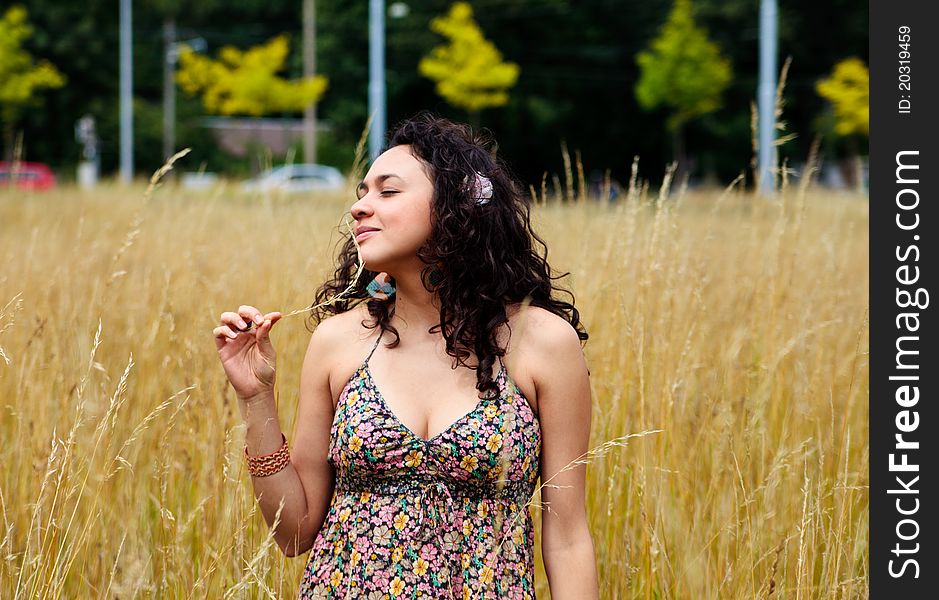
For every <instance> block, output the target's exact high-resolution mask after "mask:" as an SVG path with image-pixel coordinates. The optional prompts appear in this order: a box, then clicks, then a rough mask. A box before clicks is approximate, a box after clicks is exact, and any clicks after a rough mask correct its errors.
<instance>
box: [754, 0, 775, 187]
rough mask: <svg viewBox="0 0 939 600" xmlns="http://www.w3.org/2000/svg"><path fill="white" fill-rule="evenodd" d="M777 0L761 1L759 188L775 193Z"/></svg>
mask: <svg viewBox="0 0 939 600" xmlns="http://www.w3.org/2000/svg"><path fill="white" fill-rule="evenodd" d="M776 21H777V11H776V0H761V2H760V84H759V89H758V92H757V93H758V98H757V99H758V102H759V113H760V116H759V155H758V157H757V166H758V168H759V173H760V174H759V186H760V191H761V192H762V193H763V194H764V195H765V196H773V195H775V194H776V175H775V174H774V173H773V170H774V168H775V167H776V145H775V141H776V114H775V113H776V37H777V22H776Z"/></svg>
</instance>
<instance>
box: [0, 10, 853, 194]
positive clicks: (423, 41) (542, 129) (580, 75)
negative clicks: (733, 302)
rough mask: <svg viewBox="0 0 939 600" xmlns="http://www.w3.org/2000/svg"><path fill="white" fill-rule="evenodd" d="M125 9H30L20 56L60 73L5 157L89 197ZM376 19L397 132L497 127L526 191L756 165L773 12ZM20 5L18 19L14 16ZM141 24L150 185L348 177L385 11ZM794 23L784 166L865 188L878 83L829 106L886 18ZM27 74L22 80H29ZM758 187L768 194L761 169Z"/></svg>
mask: <svg viewBox="0 0 939 600" xmlns="http://www.w3.org/2000/svg"><path fill="white" fill-rule="evenodd" d="M119 4H120V2H118V1H117V0H111V1H108V2H102V1H100V0H89V1H87V2H63V1H61V0H30V1H29V2H28V5H21V7H20V9H21V10H22V11H23V12H24V13H25V14H24V17H25V19H22V21H24V26H26V27H28V28H29V31H28V35H22V36H19V38H17V41H18V45H19V47H20V48H21V49H22V50H23V51H25V52H26V53H28V56H29V60H30V61H31V63H30V64H31V65H32V66H31V67H29V68H32V69H38V68H39V67H40V66H41V65H46V66H47V67H48V68H50V69H53V70H54V71H55V73H56V74H57V75H58V77H51V78H50V77H46V78H45V80H44V81H38V82H37V81H36V80H35V78H34V80H33V82H32V83H33V85H32V86H27V87H31V89H30V90H29V91H28V92H27V93H25V95H24V93H23V90H22V88H23V84H22V83H19V84H17V87H18V88H19V93H18V94H13V93H10V91H9V90H7V91H6V92H0V104H2V105H3V109H2V119H3V127H4V140H3V142H4V153H5V154H4V159H5V160H7V161H9V160H10V159H11V158H12V157H13V154H14V150H18V152H19V155H18V156H19V157H20V158H21V160H24V161H35V162H40V163H44V164H46V165H48V166H49V167H50V168H51V170H52V171H53V172H54V174H55V176H56V177H57V178H58V179H59V180H72V179H75V178H76V177H77V175H76V174H77V168H78V165H79V163H80V162H81V161H82V157H83V152H85V154H86V158H89V156H91V158H89V160H93V161H95V164H96V167H97V169H98V172H99V173H100V175H101V176H102V177H111V176H115V175H116V174H117V173H118V170H119V168H120V164H121V156H120V152H121V133H120V129H121V127H120V122H121V119H120V85H121V83H120V82H121V77H120V37H121V20H120V14H119V13H120V10H119ZM127 4H128V5H129V4H130V2H127ZM378 4H381V5H382V12H383V13H384V14H383V17H384V23H383V31H384V36H385V44H384V46H383V47H384V49H385V60H384V63H385V65H384V78H383V81H384V84H385V86H386V98H387V100H386V106H387V109H386V111H387V117H386V120H387V125H386V127H387V128H391V127H393V125H394V123H395V122H397V121H398V120H400V119H403V118H405V117H408V116H410V115H412V114H414V113H415V112H416V111H418V110H420V109H430V110H432V111H434V112H436V113H438V114H440V115H443V116H447V117H450V118H453V119H455V120H462V121H466V122H470V123H473V124H476V125H481V126H485V127H487V128H489V129H491V130H492V131H493V132H494V134H495V136H496V138H497V139H498V140H499V142H500V144H501V148H500V151H501V153H502V155H503V157H504V158H506V159H507V160H508V161H509V162H510V164H511V165H512V166H513V167H514V169H515V170H516V173H517V175H518V176H519V177H520V178H521V179H522V180H523V181H525V182H527V183H532V184H534V185H535V186H536V187H537V186H538V185H539V183H540V181H541V179H542V177H544V176H545V175H546V174H547V177H548V181H549V183H550V181H551V176H552V174H556V173H559V172H562V171H563V170H564V168H565V167H564V157H563V154H564V151H563V150H562V145H564V146H565V147H566V149H567V150H568V152H569V153H570V155H571V156H572V157H575V156H576V154H577V153H579V155H580V157H581V160H582V162H583V165H584V167H585V169H587V173H586V175H585V176H586V177H587V178H588V180H590V179H592V180H594V181H596V180H598V179H599V178H601V176H602V174H604V173H605V172H606V171H607V170H609V173H610V175H611V176H612V177H613V178H614V179H615V180H618V181H623V180H625V179H628V176H629V170H630V165H631V162H632V160H633V157H634V156H639V157H640V159H641V161H642V164H643V165H644V166H645V167H646V173H648V174H649V176H650V177H652V178H653V179H654V178H655V177H658V178H661V176H662V173H663V172H664V170H665V166H666V164H667V163H668V162H669V161H671V160H674V159H676V158H681V159H682V161H681V170H682V172H687V174H688V176H689V178H690V179H689V181H690V183H691V185H697V184H699V183H715V184H716V183H720V184H724V185H726V183H728V182H729V181H731V180H733V179H734V178H735V177H736V176H737V175H739V174H740V173H741V172H742V171H746V170H748V169H747V167H748V165H750V163H751V161H752V160H753V155H754V136H755V131H754V129H753V125H754V118H755V115H754V110H755V106H751V104H753V103H755V102H756V98H757V85H758V72H759V65H758V62H759V31H760V30H759V22H760V14H759V13H760V4H761V3H760V2H757V1H755V0H694V2H693V3H692V2H688V1H687V0H685V1H682V2H677V3H676V2H673V1H672V0H643V1H641V2H640V1H623V0H591V1H580V2H574V1H573V0H498V1H497V0H476V1H474V2H472V3H470V4H467V5H465V7H466V9H468V13H469V14H468V15H467V14H466V12H467V11H466V10H464V11H463V12H461V11H460V10H458V9H459V8H460V3H457V4H454V3H451V2H448V1H442V0H425V1H423V2H382V3H378ZM14 6H16V4H15V3H10V2H6V1H4V2H0V13H7V15H8V16H7V17H6V19H7V21H9V12H8V11H9V9H10V8H11V7H14ZM132 10H133V12H132V16H131V17H130V19H129V20H128V23H129V24H130V31H131V33H132V42H131V44H130V48H131V50H132V52H131V57H132V63H131V64H132V80H133V84H132V98H133V101H132V110H133V113H132V114H133V117H132V118H133V125H132V132H133V138H132V142H129V144H130V145H132V150H133V151H132V159H131V164H132V167H133V169H134V170H135V172H139V174H142V175H145V176H149V174H150V173H152V172H153V171H154V170H155V169H156V168H157V167H159V166H160V165H161V164H163V161H164V160H165V159H166V158H167V156H169V154H172V152H170V150H172V151H175V150H178V149H180V148H184V147H191V148H192V154H191V155H190V156H189V157H187V159H186V162H185V164H184V165H180V167H179V168H182V169H189V170H192V171H196V170H200V169H201V170H204V171H208V172H211V173H217V174H219V175H222V176H234V177H250V176H253V175H256V174H257V173H258V172H259V171H261V170H262V169H263V168H264V167H266V166H271V165H277V164H280V163H284V162H298V163H300V162H307V163H321V164H325V165H329V166H333V167H336V168H338V169H339V170H341V171H343V172H347V171H348V169H349V167H350V165H351V163H352V161H353V157H354V154H355V147H356V144H357V142H358V140H359V139H360V137H361V135H362V132H363V129H364V127H365V125H366V120H367V117H368V115H369V36H370V21H373V20H374V19H370V14H369V2H367V1H366V0H360V1H356V2H347V1H346V2H340V1H338V0H316V1H315V2H314V1H313V0H240V1H239V2H236V3H232V2H222V1H220V0H203V1H201V2H197V3H186V2H182V1H181V0H135V1H134V2H133V6H132ZM434 19H440V20H443V21H447V22H441V23H438V24H437V25H435V24H434ZM682 19H685V20H686V21H687V19H693V21H692V22H685V23H684V24H683V21H682ZM669 23H670V24H671V29H667V28H666V25H667V24H669ZM777 23H778V52H777V55H778V66H779V67H780V68H781V67H782V66H783V65H784V64H785V61H786V60H787V59H789V58H791V64H790V65H789V67H788V72H787V74H786V79H785V84H784V89H783V91H782V95H781V100H782V105H781V114H780V115H779V116H778V119H779V123H780V125H779V126H778V127H777V139H778V141H779V143H778V144H777V149H778V153H779V159H780V162H782V161H783V160H787V161H788V164H789V166H790V167H792V168H793V169H796V170H798V168H799V166H800V165H802V164H804V161H805V160H806V157H807V155H808V154H809V150H810V147H811V145H812V142H813V140H814V139H815V138H816V136H820V140H821V143H820V158H821V159H822V172H821V174H820V180H821V182H822V183H825V184H828V185H832V186H856V185H859V184H861V185H863V182H858V181H856V177H857V173H860V176H861V177H863V169H861V170H858V168H857V164H856V163H857V160H856V159H857V158H858V157H863V156H866V154H867V149H866V144H867V137H866V131H864V130H863V128H862V127H853V128H852V127H851V126H850V125H848V126H845V125H843V124H842V125H841V131H839V130H838V127H839V117H840V119H841V120H842V121H843V120H845V119H848V120H850V119H851V118H852V117H850V116H847V117H846V116H845V115H846V114H847V113H848V112H851V111H852V110H853V111H854V112H857V111H858V110H860V109H861V108H863V109H864V110H865V111H866V106H867V104H866V80H865V81H864V85H865V87H864V98H863V101H858V99H857V98H855V99H854V100H853V103H854V105H855V107H854V108H851V106H840V107H839V102H840V103H841V104H846V103H847V104H850V103H851V102H852V100H851V99H850V98H849V99H847V100H846V99H845V98H844V96H845V94H848V95H849V96H850V89H849V88H850V86H851V85H852V81H850V79H851V78H850V75H847V76H846V77H847V79H846V78H845V77H844V76H843V77H841V79H840V80H839V82H836V85H835V88H836V89H835V90H834V91H832V92H830V93H829V94H828V95H827V96H826V95H825V94H824V93H822V92H821V91H820V89H819V84H820V83H821V82H823V81H825V80H826V79H827V80H831V79H832V78H833V76H834V74H835V69H836V66H838V65H839V63H842V62H843V61H845V60H846V59H851V58H853V59H856V61H855V63H853V64H858V63H859V64H860V69H861V70H862V71H863V73H862V76H863V77H866V67H865V66H864V65H866V63H867V52H868V50H867V23H868V10H867V3H866V2H861V1H859V0H831V1H828V2H811V1H809V0H790V1H788V2H784V3H780V4H779V6H778V12H777ZM6 27H7V31H8V32H9V31H11V29H10V27H11V26H10V25H7V26H6ZM305 28H306V37H305ZM474 33H477V34H478V36H477V37H476V38H474V37H473V34H474ZM6 37H7V40H8V41H6V42H4V43H3V44H2V45H0V74H6V78H7V79H8V83H9V82H11V81H12V79H13V73H15V72H17V71H16V67H11V64H12V63H14V62H15V61H16V60H17V58H15V57H12V53H13V51H14V50H13V47H12V46H14V45H17V44H13V43H11V42H13V41H14V37H15V36H12V35H7V36H6ZM305 43H306V45H305ZM447 47H449V48H450V49H451V50H453V51H452V52H449V53H446V52H445V51H446V49H447ZM435 49H436V50H435ZM441 50H443V52H441ZM252 52H253V54H252ZM435 52H437V53H436V54H435ZM187 53H189V54H190V56H189V57H188V60H187V57H186V56H185V55H186V54H187ZM265 53H266V54H265ZM461 53H462V55H461ZM643 53H646V54H648V55H649V56H648V58H649V60H647V61H646V64H645V65H643V60H642V55H643ZM467 54H468V55H470V56H472V57H475V59H476V63H478V64H475V65H473V66H471V65H470V63H471V62H472V61H470V60H469V58H468V57H467ZM251 56H255V57H256V58H258V60H256V61H255V62H254V64H253V65H252V64H251V58H250V57H251ZM481 57H482V58H481ZM486 59H490V60H489V61H488V62H487V60H486ZM422 61H423V66H422ZM435 61H436V63H437V64H432V63H434V62H435ZM480 61H482V62H480ZM4 63H6V66H4ZM17 64H19V72H20V73H22V72H24V71H25V70H27V69H28V68H27V67H24V66H23V63H22V61H20V62H19V63H17ZM435 67H436V71H435V70H434V68H435ZM474 68H475V69H476V70H475V71H474V70H473V69H474ZM314 74H315V77H314ZM47 75H48V73H47ZM226 77H227V78H229V79H228V80H227V83H223V84H220V83H219V82H220V81H221V80H223V79H225V78H226ZM461 78H462V81H460V79H461ZM39 79H42V78H39ZM304 79H305V81H304ZM304 84H306V85H305V86H304ZM314 84H315V85H314ZM5 85H7V84H6V83H2V82H0V88H2V87H3V86H5ZM839 85H840V87H838V86H839ZM277 86H282V87H277ZM447 86H449V93H446V92H445V93H441V89H442V88H446V87H447ZM7 87H9V86H7ZM839 94H840V96H839ZM24 96H25V97H24ZM855 96H856V95H855ZM309 107H315V108H313V109H310V108H309ZM304 109H306V111H307V113H314V114H312V115H311V114H307V115H306V118H307V120H308V121H309V120H311V119H315V126H314V127H313V128H312V130H313V131H315V135H316V138H315V142H313V143H312V146H311V145H310V144H311V143H310V142H307V145H306V148H307V151H306V152H305V151H304V147H305V146H304V141H303V120H304ZM839 110H840V111H841V112H840V113H839ZM83 117H84V118H85V121H84V124H85V125H84V127H85V134H86V135H85V136H84V139H85V142H84V143H83V142H82V139H83V138H82V137H81V135H80V134H79V131H78V129H79V122H80V121H81V119H82V118H83ZM865 123H866V114H865ZM89 128H91V131H89ZM89 134H93V137H94V143H95V144H96V147H95V148H93V150H92V151H91V153H90V155H89V151H88V150H87V142H88V139H87V138H88V135H89ZM310 148H312V150H311V149H310ZM266 163H268V164H266ZM656 174H657V175H656ZM746 177H747V181H748V182H752V178H753V173H752V172H747V173H746Z"/></svg>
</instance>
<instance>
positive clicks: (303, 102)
mask: <svg viewBox="0 0 939 600" xmlns="http://www.w3.org/2000/svg"><path fill="white" fill-rule="evenodd" d="M287 51H288V44H287V36H286V35H279V36H277V37H275V38H273V39H271V40H270V41H268V42H267V43H266V44H263V45H260V46H255V47H253V48H250V49H248V50H246V51H241V50H239V49H237V48H235V47H234V46H225V47H223V48H222V49H221V51H220V52H219V59H218V60H215V59H212V58H209V57H207V56H202V55H200V54H197V53H195V52H193V51H192V49H184V50H183V51H182V52H181V53H180V55H179V70H178V72H177V75H176V80H177V82H178V83H179V85H180V87H181V88H182V89H183V90H184V91H185V92H187V93H189V94H199V93H201V94H202V103H203V105H204V106H205V108H206V110H208V111H210V112H214V113H217V114H223V115H252V116H261V115H264V114H268V113H272V112H297V111H302V110H303V109H304V108H306V107H307V106H309V105H310V104H312V103H314V102H316V101H318V100H319V99H320V97H321V96H322V95H323V92H325V91H326V87H327V80H326V77H324V76H322V75H316V76H314V77H305V78H302V79H296V80H287V79H284V78H282V77H279V76H278V75H277V73H278V72H279V71H281V70H282V69H283V68H284V61H285V60H286V59H287Z"/></svg>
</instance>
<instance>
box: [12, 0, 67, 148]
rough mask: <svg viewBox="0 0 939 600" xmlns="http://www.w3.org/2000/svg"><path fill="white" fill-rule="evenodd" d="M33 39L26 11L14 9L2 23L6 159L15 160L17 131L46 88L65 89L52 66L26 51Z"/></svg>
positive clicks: (58, 74)
mask: <svg viewBox="0 0 939 600" xmlns="http://www.w3.org/2000/svg"><path fill="white" fill-rule="evenodd" d="M32 35H33V28H32V27H31V26H30V25H29V23H27V22H26V9H25V8H23V7H22V6H13V7H10V8H9V9H7V11H6V12H5V13H4V14H3V18H2V19H0V120H2V121H3V142H4V156H5V157H6V159H7V160H11V159H12V158H13V137H14V134H13V128H14V126H15V124H16V121H17V120H18V118H19V113H20V111H21V110H22V109H23V107H25V106H28V105H29V104H30V103H31V102H32V101H33V99H34V96H35V94H36V92H37V91H39V90H40V89H42V88H58V87H62V86H63V85H65V78H64V77H63V76H62V74H61V73H59V71H58V70H57V69H56V68H55V67H54V66H53V65H52V63H50V62H48V61H45V60H40V61H38V62H35V61H33V57H32V56H31V55H30V54H29V52H27V51H26V50H25V49H23V41H24V40H27V39H29V38H30V37H31V36H32Z"/></svg>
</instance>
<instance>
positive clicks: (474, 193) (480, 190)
mask: <svg viewBox="0 0 939 600" xmlns="http://www.w3.org/2000/svg"><path fill="white" fill-rule="evenodd" d="M463 185H464V186H465V189H466V192H467V193H468V194H469V195H470V197H471V198H472V199H473V201H474V202H475V203H476V205H477V206H481V205H483V204H486V203H487V202H489V199H490V198H492V181H490V180H489V178H488V177H486V176H485V175H483V174H482V173H480V172H479V171H476V175H475V177H474V179H473V181H472V183H470V181H469V175H467V176H466V177H464V178H463Z"/></svg>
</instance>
